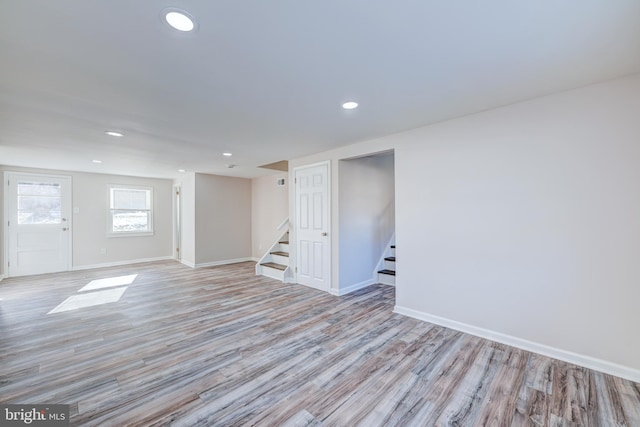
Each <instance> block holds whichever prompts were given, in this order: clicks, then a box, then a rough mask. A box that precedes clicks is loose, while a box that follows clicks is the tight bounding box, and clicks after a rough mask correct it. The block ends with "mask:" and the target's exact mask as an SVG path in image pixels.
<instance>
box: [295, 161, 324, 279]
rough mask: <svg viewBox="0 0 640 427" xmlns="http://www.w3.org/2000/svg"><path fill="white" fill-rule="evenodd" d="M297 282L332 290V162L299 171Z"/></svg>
mask: <svg viewBox="0 0 640 427" xmlns="http://www.w3.org/2000/svg"><path fill="white" fill-rule="evenodd" d="M294 173H295V175H294V176H295V189H296V191H295V193H296V222H295V226H296V249H297V250H296V260H297V261H296V268H297V275H296V277H297V282H298V283H300V284H302V285H307V286H311V287H313V288H317V289H321V290H324V291H329V288H330V287H331V239H330V238H329V231H330V230H329V213H330V211H329V164H328V163H324V164H320V165H315V166H310V167H304V168H299V169H296V170H295V172H294Z"/></svg>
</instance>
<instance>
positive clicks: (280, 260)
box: [269, 254, 289, 265]
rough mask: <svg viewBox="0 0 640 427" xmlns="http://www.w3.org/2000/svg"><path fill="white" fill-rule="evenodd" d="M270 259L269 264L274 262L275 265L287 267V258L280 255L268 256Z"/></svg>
mask: <svg viewBox="0 0 640 427" xmlns="http://www.w3.org/2000/svg"><path fill="white" fill-rule="evenodd" d="M269 256H270V257H271V262H275V263H276V264H282V265H289V257H286V256H282V255H274V254H271V255H269Z"/></svg>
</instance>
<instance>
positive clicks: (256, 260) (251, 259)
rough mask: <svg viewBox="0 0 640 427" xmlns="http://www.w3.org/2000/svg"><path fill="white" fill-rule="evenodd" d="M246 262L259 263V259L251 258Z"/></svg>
mask: <svg viewBox="0 0 640 427" xmlns="http://www.w3.org/2000/svg"><path fill="white" fill-rule="evenodd" d="M248 261H253V262H258V261H260V258H257V257H254V256H252V257H251V258H249V259H248Z"/></svg>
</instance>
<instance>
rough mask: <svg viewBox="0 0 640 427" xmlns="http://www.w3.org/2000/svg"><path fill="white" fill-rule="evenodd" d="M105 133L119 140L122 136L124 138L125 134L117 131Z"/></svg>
mask: <svg viewBox="0 0 640 427" xmlns="http://www.w3.org/2000/svg"><path fill="white" fill-rule="evenodd" d="M105 133H106V134H107V135H109V136H117V137H118V138H119V137H121V136H124V133H122V132H118V131H117V130H108V131H105Z"/></svg>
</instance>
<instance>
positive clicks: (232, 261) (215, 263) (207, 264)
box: [192, 257, 253, 268]
mask: <svg viewBox="0 0 640 427" xmlns="http://www.w3.org/2000/svg"><path fill="white" fill-rule="evenodd" d="M246 261H253V258H251V257H246V258H236V259H225V260H222V261H211V262H201V263H199V264H195V266H194V267H192V268H202V267H216V266H218V265H227V264H235V263H237V262H246Z"/></svg>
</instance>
